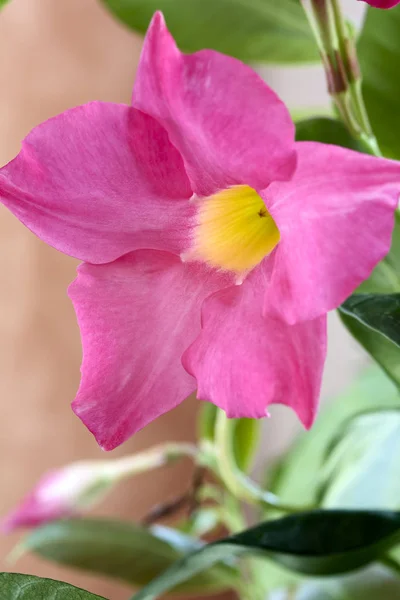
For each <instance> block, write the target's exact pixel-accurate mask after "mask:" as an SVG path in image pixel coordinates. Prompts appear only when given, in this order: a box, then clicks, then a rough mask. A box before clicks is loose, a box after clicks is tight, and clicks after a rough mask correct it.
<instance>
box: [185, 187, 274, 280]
mask: <svg viewBox="0 0 400 600" xmlns="http://www.w3.org/2000/svg"><path fill="white" fill-rule="evenodd" d="M279 239H280V234H279V229H278V227H277V225H276V223H275V221H274V219H273V218H272V216H271V215H270V214H269V212H268V210H267V209H266V207H265V204H264V202H263V200H262V198H261V197H260V196H259V195H258V194H257V192H256V191H255V190H253V188H251V187H249V186H248V185H236V186H233V187H231V188H227V189H225V190H222V191H221V192H218V193H217V194H214V195H213V196H209V197H208V198H203V199H201V200H200V201H199V210H198V213H197V224H196V228H195V233H194V244H193V247H192V249H191V251H189V256H188V258H194V259H200V260H203V261H205V262H206V263H208V264H209V265H211V266H213V267H216V268H218V269H223V270H228V271H233V272H235V273H236V274H237V275H239V276H240V274H243V273H245V272H248V271H250V270H251V269H253V268H254V267H255V266H256V265H258V263H260V262H261V261H262V259H263V258H264V257H265V256H267V255H268V254H269V253H270V252H272V250H273V249H274V248H275V246H276V245H277V243H278V242H279Z"/></svg>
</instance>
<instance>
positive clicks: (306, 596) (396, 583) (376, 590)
mask: <svg viewBox="0 0 400 600" xmlns="http://www.w3.org/2000/svg"><path fill="white" fill-rule="evenodd" d="M290 598H292V600H394V599H395V598H400V579H399V578H398V577H395V576H394V574H393V573H392V572H391V571H389V569H385V568H383V567H378V566H376V567H373V568H370V569H365V570H363V571H361V572H360V573H355V574H351V575H347V576H345V577H340V578H339V577H337V578H334V579H330V580H329V581H322V582H321V581H314V582H309V583H306V584H304V585H303V586H301V587H300V589H299V590H298V591H297V592H296V594H295V595H294V596H293V595H291V596H290Z"/></svg>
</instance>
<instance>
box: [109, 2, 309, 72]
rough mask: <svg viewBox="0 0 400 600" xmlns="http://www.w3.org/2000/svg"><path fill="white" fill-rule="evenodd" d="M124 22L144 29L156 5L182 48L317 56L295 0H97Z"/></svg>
mask: <svg viewBox="0 0 400 600" xmlns="http://www.w3.org/2000/svg"><path fill="white" fill-rule="evenodd" d="M102 1H103V2H104V4H105V5H106V6H107V7H108V8H109V9H110V10H111V11H112V12H113V14H114V15H116V16H117V17H118V18H119V19H121V21H123V22H124V23H125V24H126V25H128V26H129V27H131V28H132V29H135V30H136V31H139V32H141V33H144V32H145V31H146V29H147V27H148V25H149V22H150V19H151V17H152V15H153V14H154V12H155V11H156V10H162V11H163V13H164V16H165V19H166V21H167V25H168V27H169V29H170V30H171V32H172V34H173V36H174V38H175V39H176V41H177V43H178V46H179V47H180V48H181V49H182V50H184V51H185V52H194V51H196V50H201V49H202V48H212V49H214V50H219V51H220V52H223V53H224V54H229V55H231V56H235V57H236V58H240V59H241V60H243V61H247V62H266V63H301V62H310V61H317V60H318V59H319V55H318V51H317V47H316V44H315V42H314V39H313V36H312V34H311V29H310V27H309V25H308V23H307V20H306V18H305V15H304V13H303V10H302V8H301V5H300V3H299V2H298V0H279V2H276V0H246V1H245V2H244V1H243V0H102Z"/></svg>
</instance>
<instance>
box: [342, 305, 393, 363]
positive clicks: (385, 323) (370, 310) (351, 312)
mask: <svg viewBox="0 0 400 600" xmlns="http://www.w3.org/2000/svg"><path fill="white" fill-rule="evenodd" d="M339 310H340V312H342V313H344V314H346V315H347V316H349V317H351V318H353V319H356V320H357V321H359V322H360V323H362V324H363V325H365V326H366V327H369V328H370V329H373V330H374V331H377V332H378V333H380V334H381V335H383V336H385V337H386V338H387V339H388V340H389V341H390V342H392V343H393V344H395V345H396V346H397V347H399V346H400V294H354V295H353V296H350V298H348V299H347V300H346V302H344V303H343V304H342V305H341V306H340V308H339ZM399 360H400V353H399Z"/></svg>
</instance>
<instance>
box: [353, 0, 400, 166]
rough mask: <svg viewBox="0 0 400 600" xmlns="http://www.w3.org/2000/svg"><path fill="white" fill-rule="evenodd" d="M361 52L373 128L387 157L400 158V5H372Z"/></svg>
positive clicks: (360, 43)
mask: <svg viewBox="0 0 400 600" xmlns="http://www.w3.org/2000/svg"><path fill="white" fill-rule="evenodd" d="M358 53H359V59H360V64H361V69H362V73H363V78H364V85H363V90H364V99H365V103H366V107H367V111H368V115H369V118H370V120H371V124H372V128H373V130H374V133H375V135H376V136H377V138H378V142H379V145H380V147H381V150H382V152H383V153H384V154H385V156H388V157H390V158H397V159H399V158H400V136H399V131H400V111H399V98H400V78H399V64H400V6H397V7H396V8H393V9H392V10H390V11H387V10H376V9H374V8H368V10H367V17H366V20H365V24H364V28H363V30H362V33H361V36H360V39H359V43H358Z"/></svg>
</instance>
